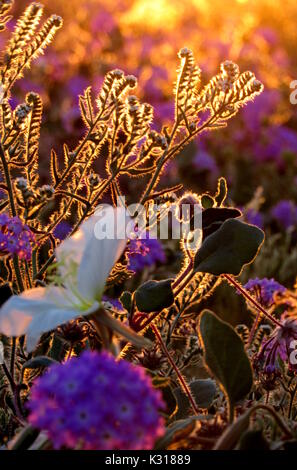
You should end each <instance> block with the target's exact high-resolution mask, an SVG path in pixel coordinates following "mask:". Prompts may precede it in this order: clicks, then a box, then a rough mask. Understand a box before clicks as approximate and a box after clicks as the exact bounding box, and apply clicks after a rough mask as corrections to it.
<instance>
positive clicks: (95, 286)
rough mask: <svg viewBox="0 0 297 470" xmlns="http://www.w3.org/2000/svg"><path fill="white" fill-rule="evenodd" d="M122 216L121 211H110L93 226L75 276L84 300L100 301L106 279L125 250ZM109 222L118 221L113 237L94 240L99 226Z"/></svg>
mask: <svg viewBox="0 0 297 470" xmlns="http://www.w3.org/2000/svg"><path fill="white" fill-rule="evenodd" d="M123 214H124V213H123V209H120V208H117V209H112V210H111V211H109V212H108V217H107V218H105V219H104V220H99V221H98V219H97V220H96V224H95V225H96V228H95V225H94V226H93V229H92V236H91V237H90V239H89V241H88V243H87V245H86V247H85V250H84V253H83V256H82V258H81V262H80V265H79V269H78V275H77V286H78V289H79V292H80V293H81V294H82V296H83V297H85V298H86V299H96V300H100V299H101V296H102V293H103V290H104V287H105V283H106V279H107V277H108V275H109V273H110V271H111V269H112V267H113V266H114V264H115V263H116V261H117V260H118V259H119V257H120V256H121V254H122V253H123V251H124V249H125V246H126V243H127V238H126V220H125V217H123ZM94 217H96V216H94ZM109 220H110V223H111V224H113V222H114V221H118V223H117V227H116V228H117V230H116V233H114V237H113V238H103V239H98V238H96V234H95V230H96V233H97V234H98V233H100V232H101V231H100V227H101V225H102V226H103V225H106V224H108V221H109Z"/></svg>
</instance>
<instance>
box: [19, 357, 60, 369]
mask: <svg viewBox="0 0 297 470" xmlns="http://www.w3.org/2000/svg"><path fill="white" fill-rule="evenodd" d="M52 364H59V362H58V361H55V359H52V358H51V357H47V356H36V357H33V358H32V359H29V361H27V362H25V363H24V365H23V370H24V369H39V367H49V366H51V365H52Z"/></svg>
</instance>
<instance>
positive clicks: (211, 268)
mask: <svg viewBox="0 0 297 470" xmlns="http://www.w3.org/2000/svg"><path fill="white" fill-rule="evenodd" d="M263 241H264V233H263V232H262V230H260V229H259V228H258V227H256V226H254V225H249V224H246V223H244V222H241V221H240V220H237V219H228V220H226V221H225V222H224V223H223V224H222V225H221V227H220V228H219V229H218V230H216V231H215V232H214V233H212V234H211V235H209V236H208V237H207V238H206V239H205V240H204V242H203V243H202V245H201V247H200V249H199V250H198V251H197V253H196V256H195V261H194V267H195V270H196V271H197V272H202V273H210V274H213V275H215V276H220V275H221V274H233V275H234V276H238V275H239V274H240V273H241V271H242V269H243V267H244V266H245V265H246V264H249V263H251V262H252V261H253V260H254V258H255V257H256V256H257V254H258V251H259V249H260V247H261V245H262V243H263Z"/></svg>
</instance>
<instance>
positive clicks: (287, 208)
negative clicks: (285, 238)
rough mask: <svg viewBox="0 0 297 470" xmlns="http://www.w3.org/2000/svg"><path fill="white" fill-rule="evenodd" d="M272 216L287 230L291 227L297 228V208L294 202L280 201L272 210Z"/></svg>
mask: <svg viewBox="0 0 297 470" xmlns="http://www.w3.org/2000/svg"><path fill="white" fill-rule="evenodd" d="M271 215H272V217H274V218H275V219H276V220H277V221H278V222H279V224H280V225H281V226H282V227H283V228H284V229H285V230H287V229H288V228H290V227H294V226H295V227H297V206H296V205H295V204H294V203H293V201H288V200H285V199H284V200H282V201H279V202H278V203H277V204H276V205H275V206H274V207H273V208H272V210H271Z"/></svg>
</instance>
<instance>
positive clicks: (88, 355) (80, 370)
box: [28, 351, 165, 450]
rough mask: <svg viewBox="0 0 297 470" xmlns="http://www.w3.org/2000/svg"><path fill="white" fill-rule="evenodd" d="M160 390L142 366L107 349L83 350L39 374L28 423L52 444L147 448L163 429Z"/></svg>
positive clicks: (94, 447)
mask: <svg viewBox="0 0 297 470" xmlns="http://www.w3.org/2000/svg"><path fill="white" fill-rule="evenodd" d="M164 406H165V405H164V403H163V401H162V399H161V393H160V392H159V391H158V390H156V389H154V388H153V386H152V383H151V379H150V378H149V376H147V375H146V374H145V371H144V369H143V368H141V367H139V366H135V365H133V364H131V363H129V362H127V361H124V360H120V361H116V360H115V358H114V357H113V356H111V355H110V354H109V353H106V352H101V353H100V354H99V353H97V352H91V351H85V352H83V353H82V354H81V356H79V357H75V358H72V359H70V360H69V361H67V362H66V363H64V364H55V365H53V366H51V367H50V368H49V369H48V371H47V372H46V373H45V374H44V375H43V376H41V377H39V378H38V379H37V380H36V381H35V383H34V385H33V387H32V390H31V398H30V400H29V402H28V407H29V410H30V414H29V422H30V423H31V424H32V425H33V426H35V427H37V428H38V429H42V430H45V431H47V433H48V436H49V438H50V439H51V441H52V443H53V446H54V448H56V449H60V448H72V449H74V448H79V449H84V450H139V449H151V448H152V447H153V445H154V443H155V441H156V439H157V438H158V437H160V436H162V435H163V433H164V420H163V418H162V417H161V416H160V414H159V410H161V409H164Z"/></svg>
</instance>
